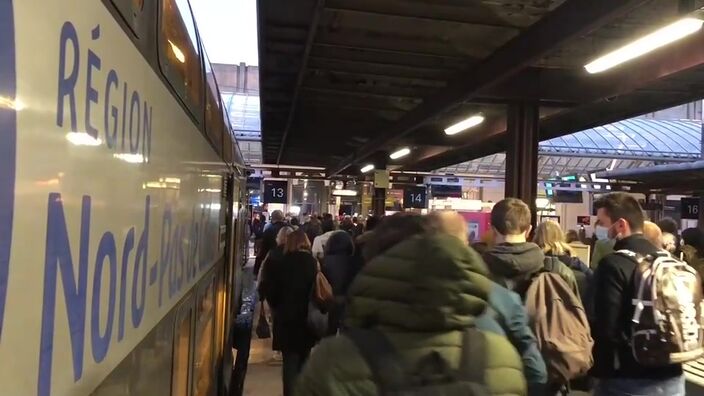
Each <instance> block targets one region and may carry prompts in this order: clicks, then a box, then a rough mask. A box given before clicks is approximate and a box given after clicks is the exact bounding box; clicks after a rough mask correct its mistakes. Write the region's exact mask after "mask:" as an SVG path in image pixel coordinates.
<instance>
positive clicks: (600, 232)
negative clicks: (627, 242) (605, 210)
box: [594, 226, 609, 241]
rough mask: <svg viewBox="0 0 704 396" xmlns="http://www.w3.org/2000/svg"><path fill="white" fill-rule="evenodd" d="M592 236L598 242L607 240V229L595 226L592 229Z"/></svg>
mask: <svg viewBox="0 0 704 396" xmlns="http://www.w3.org/2000/svg"><path fill="white" fill-rule="evenodd" d="M594 235H596V239H598V240H600V241H601V240H604V239H609V229H608V228H606V227H604V226H596V228H595V229H594Z"/></svg>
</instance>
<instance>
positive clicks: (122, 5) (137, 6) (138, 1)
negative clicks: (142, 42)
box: [111, 0, 144, 37]
mask: <svg viewBox="0 0 704 396" xmlns="http://www.w3.org/2000/svg"><path fill="white" fill-rule="evenodd" d="M111 1H112V4H113V5H114V6H115V8H117V11H118V12H119V13H120V15H121V16H122V19H123V20H124V21H125V22H126V23H127V26H129V27H130V30H132V33H134V35H135V36H136V37H139V30H140V25H139V24H140V21H141V19H142V18H141V16H142V11H144V0H111Z"/></svg>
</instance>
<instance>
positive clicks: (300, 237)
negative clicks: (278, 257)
mask: <svg viewBox="0 0 704 396" xmlns="http://www.w3.org/2000/svg"><path fill="white" fill-rule="evenodd" d="M300 251H307V252H310V241H309V240H308V236H307V235H306V233H305V232H303V230H295V231H293V232H292V233H290V234H288V237H286V245H285V246H284V253H295V252H300Z"/></svg>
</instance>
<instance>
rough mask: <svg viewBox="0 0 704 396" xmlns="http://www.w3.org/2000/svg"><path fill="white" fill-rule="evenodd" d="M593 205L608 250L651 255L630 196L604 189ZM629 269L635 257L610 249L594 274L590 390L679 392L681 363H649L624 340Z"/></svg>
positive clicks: (606, 395) (602, 394)
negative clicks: (594, 384) (592, 382)
mask: <svg viewBox="0 0 704 396" xmlns="http://www.w3.org/2000/svg"><path fill="white" fill-rule="evenodd" d="M594 207H595V208H596V209H597V217H598V218H599V221H600V222H601V224H602V225H603V226H605V227H607V228H608V237H609V238H611V239H614V240H616V244H615V245H614V250H616V251H619V250H629V251H632V252H635V253H637V254H640V255H642V256H647V255H655V254H657V251H658V248H657V247H655V246H654V245H653V244H652V243H650V242H649V241H648V240H647V239H646V238H645V237H644V236H643V224H644V217H643V210H642V209H641V207H640V204H639V203H638V201H636V200H635V199H634V198H633V197H631V196H630V195H628V194H624V193H612V194H608V195H606V196H604V197H602V198H600V199H599V200H597V201H596V202H595V203H594ZM635 272H636V262H635V260H632V259H630V258H629V257H627V256H625V255H622V254H617V253H612V254H609V255H608V256H606V257H604V258H603V259H602V260H601V262H600V263H599V267H598V268H597V270H596V273H595V275H594V285H595V286H594V296H595V304H594V318H593V321H594V322H593V325H592V336H593V337H594V342H595V343H594V349H593V353H594V367H593V369H592V374H593V375H594V376H595V377H597V378H598V379H599V384H598V385H597V388H596V390H595V392H594V395H595V396H610V395H625V394H630V395H659V394H662V395H669V396H679V395H684V394H685V393H684V392H685V390H684V376H683V374H682V366H681V365H679V364H674V365H668V366H663V367H649V366H643V365H641V364H639V363H638V362H637V361H636V360H635V358H634V357H633V354H632V351H631V346H630V343H629V340H630V332H631V318H632V317H633V312H634V307H633V304H632V301H631V299H632V297H633V295H634V290H633V288H634V287H635V283H634V276H635Z"/></svg>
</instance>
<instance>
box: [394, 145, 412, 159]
mask: <svg viewBox="0 0 704 396" xmlns="http://www.w3.org/2000/svg"><path fill="white" fill-rule="evenodd" d="M410 153H411V149H409V148H408V147H404V148H402V149H400V150H398V151H395V152H393V153H391V155H389V158H391V159H393V160H395V159H399V158H401V157H405V156H407V155H408V154H410Z"/></svg>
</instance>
